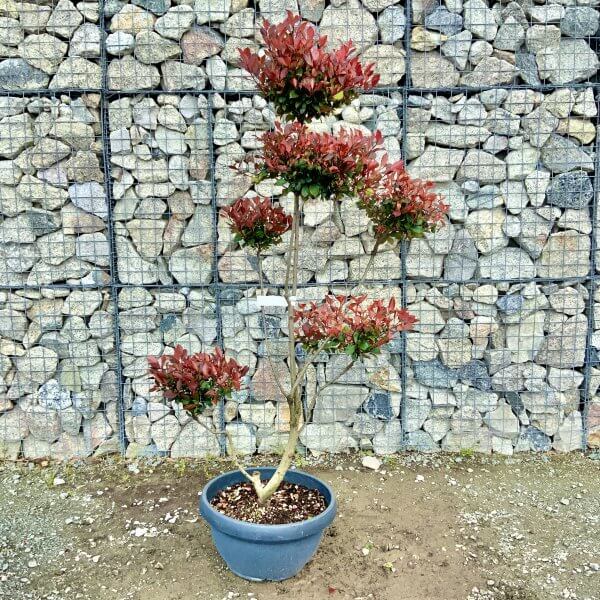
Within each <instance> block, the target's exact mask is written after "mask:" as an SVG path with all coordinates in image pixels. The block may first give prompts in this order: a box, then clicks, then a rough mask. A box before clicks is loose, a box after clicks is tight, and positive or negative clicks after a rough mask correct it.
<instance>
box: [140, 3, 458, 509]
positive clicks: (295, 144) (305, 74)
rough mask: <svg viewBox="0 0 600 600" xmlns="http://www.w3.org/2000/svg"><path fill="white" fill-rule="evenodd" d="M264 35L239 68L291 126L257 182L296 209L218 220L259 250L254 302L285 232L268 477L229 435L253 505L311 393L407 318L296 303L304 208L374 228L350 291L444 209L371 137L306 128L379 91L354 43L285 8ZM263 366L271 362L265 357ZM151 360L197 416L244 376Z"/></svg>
mask: <svg viewBox="0 0 600 600" xmlns="http://www.w3.org/2000/svg"><path fill="white" fill-rule="evenodd" d="M261 32H262V36H263V39H264V44H265V49H264V52H260V53H257V52H253V51H252V50H250V49H244V50H241V52H240V53H241V58H242V65H243V67H244V68H245V69H246V70H247V71H248V72H250V74H251V75H252V76H253V77H254V78H255V80H256V81H257V84H258V86H259V88H260V89H261V91H262V92H263V94H264V95H265V97H266V98H267V99H268V100H270V101H271V102H272V103H273V104H274V105H275V108H276V111H277V113H278V114H279V115H280V116H283V117H289V118H290V119H292V122H289V123H287V124H285V125H282V124H280V123H277V124H276V125H275V128H274V130H273V131H271V132H266V133H264V134H263V135H262V136H261V139H262V142H263V148H262V152H261V154H260V155H259V156H258V157H257V158H256V159H255V167H256V177H255V180H256V181H258V182H260V181H262V180H264V179H267V178H274V179H276V180H277V183H278V184H279V185H281V186H282V187H283V189H284V191H285V192H288V193H291V194H292V196H293V212H292V215H291V216H288V215H286V214H285V213H284V212H283V211H282V209H281V208H277V207H274V206H273V205H272V204H271V202H270V201H269V200H267V199H262V200H259V199H247V198H243V199H240V200H238V201H236V202H235V203H234V204H233V205H232V206H231V207H229V208H228V209H225V211H224V214H225V215H226V216H227V218H228V219H229V224H230V226H231V229H232V231H233V233H234V237H235V239H236V240H237V241H238V242H240V243H241V244H242V245H245V246H248V247H250V248H252V249H254V250H256V251H257V264H258V269H259V282H260V288H261V291H262V293H263V295H264V294H265V290H264V288H263V277H262V267H261V265H262V259H261V252H263V251H264V250H265V249H266V248H268V247H269V246H270V245H272V244H274V243H277V242H279V241H280V239H281V236H282V235H283V233H285V232H287V231H288V230H290V236H289V247H288V250H287V253H286V273H285V284H284V286H283V292H282V295H283V298H284V299H285V303H286V305H287V330H288V356H287V363H288V365H287V366H288V367H289V385H288V382H287V381H286V382H285V385H283V384H282V382H281V381H280V380H279V377H280V375H281V373H280V371H281V370H277V369H276V368H275V367H274V365H272V364H271V368H272V371H273V377H274V380H275V382H276V383H277V385H278V387H279V390H280V392H281V394H282V396H283V397H285V399H286V401H287V403H288V407H289V415H290V417H289V434H288V438H287V442H286V445H285V449H284V451H283V453H282V456H281V459H280V461H279V465H278V466H277V468H276V470H275V472H274V474H273V475H272V476H271V478H270V479H269V480H268V481H267V482H264V481H261V478H260V474H259V473H258V472H254V473H248V472H247V471H246V470H245V469H244V467H243V465H242V464H241V463H240V462H239V461H237V458H236V454H235V449H234V447H233V443H232V441H231V440H230V444H229V449H230V452H231V453H232V455H233V458H234V460H236V462H237V465H238V468H239V469H240V471H241V472H242V473H243V474H244V476H245V477H246V478H247V479H248V480H249V481H250V482H252V485H253V488H254V490H255V492H256V495H257V497H258V499H259V501H260V502H261V503H265V502H267V501H268V500H269V498H270V497H271V496H272V495H273V493H274V492H275V491H276V490H277V489H278V488H279V486H280V484H281V482H282V481H283V479H284V476H285V474H286V472H287V471H288V469H289V468H290V466H291V464H292V461H293V459H294V455H295V453H296V448H297V445H298V440H299V438H300V431H301V429H302V427H303V426H304V425H303V423H304V424H305V423H307V422H309V421H310V416H311V413H312V411H313V409H314V407H315V403H316V401H317V398H318V397H319V395H320V394H322V393H323V391H324V390H325V389H326V388H327V387H328V386H330V385H333V384H334V383H335V382H336V381H338V380H339V378H340V377H341V376H343V375H344V373H345V372H347V371H348V370H349V369H351V368H352V366H353V365H354V364H355V362H356V361H357V360H359V359H362V358H364V357H366V356H369V355H373V354H377V353H378V352H380V349H381V347H382V346H383V345H384V344H386V343H387V342H389V341H390V340H391V339H392V338H393V337H394V336H395V335H396V334H397V333H398V332H401V331H406V330H409V329H411V328H412V326H413V324H414V323H415V322H416V319H415V317H414V316H412V315H411V314H410V313H409V312H408V311H406V310H404V309H402V308H397V307H396V302H395V300H393V299H392V300H389V301H387V302H385V301H383V300H375V301H373V302H370V301H368V300H367V297H366V296H365V295H358V296H354V295H349V296H335V295H328V296H326V297H325V299H324V300H323V302H321V303H315V302H310V303H305V304H301V305H299V306H295V297H296V293H297V288H298V273H299V252H300V221H301V214H302V208H303V202H304V201H305V200H307V199H313V198H321V199H322V200H323V201H325V202H329V201H332V200H335V199H339V198H340V197H341V196H344V195H345V196H354V197H356V198H357V202H358V205H359V206H360V207H361V208H363V209H364V210H365V211H366V214H367V215H368V217H370V219H371V220H372V221H373V224H374V232H375V244H374V246H373V248H372V250H371V253H370V257H369V261H368V263H367V267H366V269H365V271H364V274H363V276H362V278H361V279H360V281H359V282H358V286H357V287H361V285H362V284H363V283H364V281H365V277H366V275H367V273H368V271H369V267H370V265H371V264H372V262H373V259H374V257H375V255H376V253H377V252H378V249H379V247H380V245H381V244H382V243H383V242H385V241H388V240H398V239H407V238H411V237H415V236H420V235H423V234H424V233H425V232H426V231H432V230H433V229H435V228H436V227H437V226H438V225H439V224H441V223H442V222H443V218H444V214H445V213H446V211H447V206H446V205H445V204H444V203H443V202H442V200H441V198H440V197H438V196H437V195H436V194H434V192H433V190H432V184H430V183H428V182H423V181H419V180H415V179H412V178H411V177H410V175H409V174H408V173H407V171H406V170H405V168H404V165H403V164H402V163H401V162H396V163H390V161H389V159H388V158H387V156H386V155H385V153H384V151H383V146H382V142H383V136H382V134H381V133H380V132H379V131H376V132H375V133H373V134H371V135H365V134H364V133H362V132H360V131H357V130H346V129H341V130H340V131H339V132H337V133H336V134H335V135H333V134H330V133H318V132H316V131H313V130H311V129H310V127H309V126H308V125H307V124H306V121H308V120H310V119H311V118H314V117H320V116H323V115H327V114H330V113H331V112H332V111H333V110H335V109H336V108H338V107H340V106H342V105H343V104H345V103H347V102H348V101H349V100H351V99H352V98H354V97H356V95H357V94H358V93H359V92H361V91H364V90H367V89H370V88H372V87H373V86H375V85H376V84H377V81H378V76H377V75H376V74H375V72H374V68H373V65H367V66H362V65H361V64H360V62H359V60H358V58H357V57H356V53H355V50H354V47H353V46H352V44H351V43H348V44H345V45H343V46H342V47H341V48H339V49H338V50H335V51H327V49H326V38H325V37H324V36H319V35H317V33H316V28H315V27H314V25H312V24H310V23H306V22H303V21H302V20H301V19H300V17H298V16H294V15H292V14H291V13H288V16H287V18H286V19H285V20H284V21H283V22H282V23H280V24H279V25H272V24H270V23H269V22H268V21H265V23H264V25H263V28H262V29H261ZM297 343H298V344H300V345H301V346H303V347H304V350H305V351H306V355H305V356H302V358H301V360H299V359H298V358H297V356H296V349H297ZM300 345H299V346H298V348H300ZM321 352H335V353H345V354H346V355H347V356H348V357H349V361H348V364H347V366H346V367H345V368H344V369H343V370H342V371H341V372H340V373H338V374H337V375H336V377H334V378H333V379H332V380H330V381H328V382H327V383H326V384H324V385H321V386H320V387H319V389H318V391H317V393H316V394H313V395H312V398H311V400H310V402H309V404H308V406H307V407H306V409H305V405H304V402H303V391H304V386H305V381H306V375H307V370H308V369H309V368H310V366H311V364H312V363H313V362H314V361H315V360H316V358H317V357H318V356H319V355H320V353H321ZM211 357H214V358H211ZM267 359H268V360H269V361H270V358H269V356H268V355H267ZM150 361H151V362H150V365H151V375H152V376H153V377H154V379H155V382H156V385H157V388H156V389H161V390H163V391H164V393H165V395H166V397H167V398H173V399H175V398H183V401H184V403H185V405H186V406H191V408H192V411H194V412H198V410H197V409H195V407H197V406H199V405H200V404H202V405H205V404H206V402H209V403H212V402H214V401H215V400H216V399H217V398H219V397H221V396H227V395H228V394H229V393H231V390H233V389H239V385H240V380H241V377H242V376H243V375H244V374H245V373H246V372H247V368H246V367H241V366H240V365H238V364H237V363H235V361H227V360H226V359H225V358H224V356H223V353H222V352H221V351H217V350H215V353H214V354H213V355H209V354H199V355H192V356H191V357H190V356H187V354H183V352H182V350H176V355H175V354H174V355H173V358H169V357H161V358H160V359H150ZM216 433H223V432H216ZM225 434H227V431H225Z"/></svg>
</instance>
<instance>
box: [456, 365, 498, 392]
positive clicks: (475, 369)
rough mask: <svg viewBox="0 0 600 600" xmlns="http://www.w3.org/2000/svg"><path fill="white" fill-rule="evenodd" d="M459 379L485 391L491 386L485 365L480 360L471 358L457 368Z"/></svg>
mask: <svg viewBox="0 0 600 600" xmlns="http://www.w3.org/2000/svg"><path fill="white" fill-rule="evenodd" d="M457 376H458V379H459V380H460V381H462V382H463V383H467V384H469V385H471V386H473V387H475V388H477V389H479V390H483V391H487V390H489V389H490V388H491V385H492V384H491V379H490V376H489V374H488V370H487V365H486V364H485V363H484V362H483V361H482V360H471V361H469V362H468V363H467V364H465V365H463V366H461V367H460V368H459V369H458V370H457Z"/></svg>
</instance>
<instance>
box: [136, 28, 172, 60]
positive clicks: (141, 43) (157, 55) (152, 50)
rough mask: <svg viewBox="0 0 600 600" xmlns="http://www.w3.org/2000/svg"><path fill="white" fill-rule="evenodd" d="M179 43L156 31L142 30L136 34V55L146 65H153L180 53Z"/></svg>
mask: <svg viewBox="0 0 600 600" xmlns="http://www.w3.org/2000/svg"><path fill="white" fill-rule="evenodd" d="M180 51H181V50H180V48H179V44H177V43H176V42H172V41H170V40H167V39H165V38H163V37H161V36H160V35H158V33H156V32H154V31H140V33H138V34H137V35H136V36H135V50H134V55H135V57H136V58H137V59H138V60H139V61H140V62H142V63H144V64H145V65H153V64H156V63H160V62H162V61H164V60H168V59H170V58H176V57H177V56H179V53H180Z"/></svg>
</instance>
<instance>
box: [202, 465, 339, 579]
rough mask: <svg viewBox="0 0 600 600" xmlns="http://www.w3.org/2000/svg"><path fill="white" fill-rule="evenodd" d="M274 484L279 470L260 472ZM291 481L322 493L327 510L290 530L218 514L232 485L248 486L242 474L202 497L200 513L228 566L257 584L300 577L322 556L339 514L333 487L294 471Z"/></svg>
mask: <svg viewBox="0 0 600 600" xmlns="http://www.w3.org/2000/svg"><path fill="white" fill-rule="evenodd" d="M249 470H250V471H259V472H260V473H261V476H262V478H263V479H268V478H269V477H270V476H271V475H272V474H273V472H274V471H275V469H274V468H273V467H259V468H252V469H249ZM285 480H286V481H289V482H290V483H296V484H300V485H303V486H305V487H308V488H311V489H316V490H319V491H320V492H321V493H322V494H323V495H324V496H325V500H326V501H327V508H326V509H325V510H324V511H323V512H322V513H321V514H320V515H317V516H316V517H314V518H312V519H309V520H308V521H302V522H301V523H291V524H289V525H257V524H255V523H247V522H245V521H239V520H237V519H232V518H231V517H227V516H225V515H224V514H222V513H220V512H219V511H217V510H215V509H214V508H213V507H212V506H211V504H210V501H211V500H212V499H213V498H214V497H215V496H216V494H217V493H218V492H219V491H220V490H222V489H223V488H226V487H228V486H230V485H233V484H235V483H240V482H242V481H245V478H244V476H243V475H242V474H241V473H240V472H239V471H230V472H229V473H224V474H223V475H219V477H215V478H214V479H211V480H210V481H209V482H208V483H207V484H206V486H205V487H204V490H203V491H202V496H201V497H200V514H201V515H202V516H203V517H204V518H205V519H206V521H207V522H208V524H209V525H210V527H211V530H212V536H213V540H214V542H215V546H216V547H217V550H218V551H219V554H220V555H221V556H222V557H223V560H224V561H225V562H226V563H227V566H228V567H229V568H230V569H231V570H232V571H233V572H234V573H235V574H236V575H238V576H239V577H243V578H244V579H250V580H251V581H265V580H268V581H281V580H283V579H289V578H290V577H293V576H294V575H296V573H298V572H299V571H300V570H301V569H302V568H303V567H304V565H305V564H306V563H307V562H308V561H309V560H310V559H311V558H312V556H313V554H314V553H315V552H316V550H317V548H318V546H319V543H320V541H321V538H322V537H323V533H324V531H325V529H326V528H327V527H328V526H329V525H330V524H331V522H332V521H333V518H334V517H335V512H336V501H335V498H334V496H333V492H332V490H331V488H330V487H329V486H328V485H326V484H325V483H323V482H322V481H320V480H319V479H317V478H316V477H313V476H312V475H309V474H308V473H303V472H302V471H288V472H287V474H286V476H285Z"/></svg>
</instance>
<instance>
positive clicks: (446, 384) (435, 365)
mask: <svg viewBox="0 0 600 600" xmlns="http://www.w3.org/2000/svg"><path fill="white" fill-rule="evenodd" d="M413 370H414V374H415V379H416V380H417V381H418V382H419V383H421V384H422V385H426V386H428V387H434V388H451V387H453V386H454V385H456V383H457V382H458V373H457V371H456V369H450V368H448V367H446V366H444V365H443V364H442V363H441V362H440V361H439V360H437V359H436V360H430V361H419V362H417V361H415V362H413Z"/></svg>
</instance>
